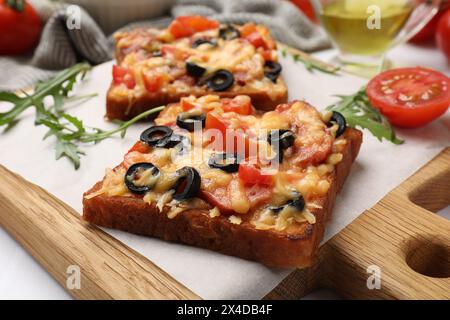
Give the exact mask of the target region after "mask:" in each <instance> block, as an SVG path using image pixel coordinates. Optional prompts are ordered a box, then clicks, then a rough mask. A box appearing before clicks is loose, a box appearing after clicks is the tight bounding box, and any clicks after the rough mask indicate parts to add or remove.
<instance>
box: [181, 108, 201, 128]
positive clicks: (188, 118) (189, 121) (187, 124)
mask: <svg viewBox="0 0 450 320" xmlns="http://www.w3.org/2000/svg"><path fill="white" fill-rule="evenodd" d="M205 122H206V113H204V112H202V113H200V114H193V113H190V112H183V113H180V114H179V115H178V116H177V126H179V127H180V128H183V129H186V130H188V131H194V128H195V123H200V125H201V128H202V129H203V128H204V127H205Z"/></svg>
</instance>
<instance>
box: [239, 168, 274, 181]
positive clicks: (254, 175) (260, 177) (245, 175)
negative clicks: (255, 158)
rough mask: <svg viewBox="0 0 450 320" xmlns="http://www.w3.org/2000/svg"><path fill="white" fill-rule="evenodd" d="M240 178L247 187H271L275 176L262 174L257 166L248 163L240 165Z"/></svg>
mask: <svg viewBox="0 0 450 320" xmlns="http://www.w3.org/2000/svg"><path fill="white" fill-rule="evenodd" d="M238 173H239V178H240V179H241V180H242V182H244V184H246V185H255V184H257V185H261V186H271V185H272V184H273V176H272V175H267V174H264V173H262V171H261V170H260V169H258V168H257V167H256V166H254V165H252V164H248V163H241V164H240V165H239V172H238Z"/></svg>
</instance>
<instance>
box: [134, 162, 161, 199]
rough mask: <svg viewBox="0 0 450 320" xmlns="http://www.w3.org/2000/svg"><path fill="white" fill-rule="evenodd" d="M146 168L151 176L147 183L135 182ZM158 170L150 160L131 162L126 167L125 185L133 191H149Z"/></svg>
mask: <svg viewBox="0 0 450 320" xmlns="http://www.w3.org/2000/svg"><path fill="white" fill-rule="evenodd" d="M147 170H152V171H151V177H150V178H149V181H148V182H147V184H139V185H137V184H136V180H139V178H140V176H141V175H142V174H143V173H144V172H145V171H147ZM159 175H160V171H159V169H158V168H157V167H155V166H154V165H153V164H152V163H150V162H140V163H135V164H133V165H132V166H131V167H130V168H128V170H127V173H126V174H125V185H126V187H127V188H128V190H130V191H131V192H133V193H137V194H143V193H146V192H147V191H150V190H151V189H152V188H153V187H154V186H155V184H156V182H157V180H158V177H159Z"/></svg>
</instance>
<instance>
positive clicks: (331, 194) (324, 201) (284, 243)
mask: <svg viewBox="0 0 450 320" xmlns="http://www.w3.org/2000/svg"><path fill="white" fill-rule="evenodd" d="M344 137H345V138H346V140H347V141H348V143H347V144H346V147H345V150H344V151H343V152H342V154H343V160H342V161H341V162H340V163H338V164H337V165H336V167H335V171H334V172H333V175H332V176H331V177H330V179H331V180H332V181H331V187H330V189H329V190H328V193H327V194H326V195H325V196H323V197H321V198H320V199H319V201H318V202H317V204H320V205H322V207H323V208H322V209H316V210H314V211H313V210H312V211H313V213H314V215H315V216H316V223H315V224H313V225H310V224H307V223H305V224H304V227H303V228H302V229H301V231H300V232H299V233H298V234H296V235H288V234H284V233H283V232H280V231H275V230H257V229H255V228H254V227H253V226H252V225H251V224H250V223H248V222H243V223H242V224H240V225H235V224H232V223H230V222H229V220H228V218H227V216H224V215H221V216H219V217H215V218H210V216H209V211H208V210H199V209H192V210H187V211H183V212H181V213H179V214H178V215H177V216H176V217H175V218H173V219H169V218H168V217H167V212H162V213H160V212H159V210H158V209H157V208H156V206H155V205H154V204H152V205H150V204H147V203H145V202H144V201H142V200H141V199H139V198H132V197H109V196H106V195H99V196H96V197H94V198H91V199H86V198H84V197H83V207H84V209H83V219H84V220H86V221H89V222H91V223H93V224H96V225H100V226H103V227H109V228H114V229H120V230H124V231H128V232H132V233H136V234H141V235H147V236H153V237H157V238H161V239H164V240H167V241H174V242H181V243H185V244H188V245H193V246H197V247H202V248H206V249H211V250H214V251H218V252H221V253H224V254H228V255H233V256H237V257H241V258H244V259H249V260H255V261H258V262H261V263H263V264H265V265H267V266H272V267H283V268H293V267H297V268H302V267H307V266H309V265H311V264H312V262H313V260H314V256H315V254H316V252H317V248H318V246H319V244H320V242H321V240H322V238H323V234H324V231H325V223H326V221H327V220H329V219H330V217H331V212H332V208H333V206H334V202H335V199H336V194H337V193H338V192H339V191H340V189H341V188H342V186H343V184H344V181H345V179H346V177H347V175H348V174H349V172H350V168H351V165H352V163H353V161H354V159H355V158H356V156H357V155H358V152H359V149H360V146H361V143H362V133H361V132H360V131H358V130H355V129H350V128H348V129H347V130H346V132H345V133H344ZM101 185H102V182H101V181H100V182H98V183H97V184H96V185H95V186H94V187H93V188H92V189H91V190H89V191H88V192H86V193H85V195H87V194H90V193H92V192H94V191H96V190H98V189H100V188H101Z"/></svg>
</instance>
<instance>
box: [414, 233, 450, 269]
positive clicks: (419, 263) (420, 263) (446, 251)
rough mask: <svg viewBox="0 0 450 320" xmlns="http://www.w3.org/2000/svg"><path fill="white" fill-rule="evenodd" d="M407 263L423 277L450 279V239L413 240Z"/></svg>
mask: <svg viewBox="0 0 450 320" xmlns="http://www.w3.org/2000/svg"><path fill="white" fill-rule="evenodd" d="M406 263H407V264H408V266H409V267H410V268H411V269H413V270H414V271H416V272H418V273H420V274H422V275H425V276H428V277H433V278H450V239H449V238H442V237H439V236H435V237H423V238H420V239H413V240H411V241H410V242H409V244H408V248H407V252H406Z"/></svg>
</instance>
